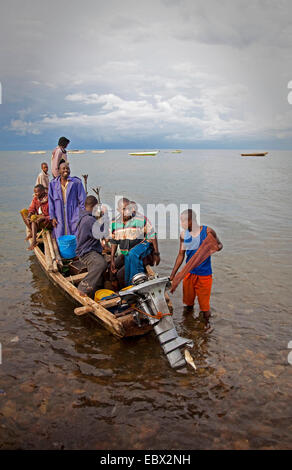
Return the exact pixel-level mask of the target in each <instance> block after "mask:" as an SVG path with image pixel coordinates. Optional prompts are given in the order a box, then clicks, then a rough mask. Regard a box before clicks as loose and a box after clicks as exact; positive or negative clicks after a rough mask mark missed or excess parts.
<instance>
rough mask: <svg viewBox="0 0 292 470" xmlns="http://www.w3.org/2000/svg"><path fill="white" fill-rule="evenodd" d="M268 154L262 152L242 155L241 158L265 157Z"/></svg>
mask: <svg viewBox="0 0 292 470" xmlns="http://www.w3.org/2000/svg"><path fill="white" fill-rule="evenodd" d="M268 153H269V152H262V153H242V154H241V156H242V157H265V156H266V155H268Z"/></svg>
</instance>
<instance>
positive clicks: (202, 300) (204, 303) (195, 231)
mask: <svg viewBox="0 0 292 470" xmlns="http://www.w3.org/2000/svg"><path fill="white" fill-rule="evenodd" d="M181 225H182V228H183V231H182V232H181V234H180V246H179V253H178V255H177V258H176V261H175V264H174V267H173V270H172V273H171V275H170V280H171V281H172V280H173V278H174V276H175V275H176V273H177V271H178V269H179V268H180V266H181V264H182V262H183V260H184V257H185V253H186V255H187V258H186V262H188V261H189V259H190V258H191V257H192V256H193V255H194V254H195V253H196V251H197V250H198V248H199V246H200V245H201V244H202V243H203V241H204V240H205V238H206V237H207V234H208V233H209V232H211V233H212V235H213V236H214V237H215V238H216V240H217V243H218V248H219V249H218V251H220V250H222V248H223V245H222V243H221V242H220V240H219V239H218V237H217V235H216V232H215V231H214V230H213V229H212V228H211V227H207V226H206V225H201V226H200V225H198V223H197V217H196V213H195V212H194V211H193V210H192V209H187V210H185V211H183V212H182V213H181ZM211 289H212V266H211V256H209V257H208V258H207V259H206V260H205V261H203V263H201V264H200V265H199V266H198V267H197V268H194V269H193V270H191V271H190V272H189V273H188V274H187V275H186V276H185V278H184V280H183V303H184V305H185V311H186V312H190V311H193V308H194V303H195V299H196V297H198V302H199V306H200V310H201V312H202V313H203V316H204V318H205V320H208V319H209V317H210V314H211V312H210V296H211Z"/></svg>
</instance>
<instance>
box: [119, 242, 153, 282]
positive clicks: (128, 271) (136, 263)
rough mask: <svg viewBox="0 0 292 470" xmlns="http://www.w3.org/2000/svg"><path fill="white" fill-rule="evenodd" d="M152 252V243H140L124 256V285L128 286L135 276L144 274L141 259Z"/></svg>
mask: <svg viewBox="0 0 292 470" xmlns="http://www.w3.org/2000/svg"><path fill="white" fill-rule="evenodd" d="M151 251H152V243H149V242H141V243H139V245H136V246H134V248H132V249H131V250H130V251H129V253H128V254H127V255H125V283H126V286H129V285H130V284H131V282H132V278H133V276H134V275H135V274H138V273H143V272H144V264H143V258H145V256H147V255H149V254H150V253H151Z"/></svg>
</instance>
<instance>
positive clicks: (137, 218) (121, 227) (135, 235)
mask: <svg viewBox="0 0 292 470" xmlns="http://www.w3.org/2000/svg"><path fill="white" fill-rule="evenodd" d="M155 236H156V233H155V231H154V229H153V227H152V224H151V223H150V221H149V220H148V219H147V217H145V216H144V215H142V214H139V213H136V214H135V215H134V216H133V217H132V218H131V219H129V220H127V221H125V222H123V220H122V217H121V215H118V216H117V217H115V218H114V219H113V220H112V224H111V234H110V238H111V243H113V244H115V245H119V246H120V251H121V253H122V254H124V255H125V254H127V253H128V251H129V250H131V248H133V247H134V246H136V245H138V243H140V242H141V241H142V240H151V239H152V238H154V237H155Z"/></svg>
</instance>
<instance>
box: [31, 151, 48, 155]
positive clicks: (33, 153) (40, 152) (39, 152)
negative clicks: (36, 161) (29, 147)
mask: <svg viewBox="0 0 292 470" xmlns="http://www.w3.org/2000/svg"><path fill="white" fill-rule="evenodd" d="M28 153H30V154H31V155H43V154H44V153H47V152H46V151H45V150H37V151H35V152H28Z"/></svg>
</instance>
